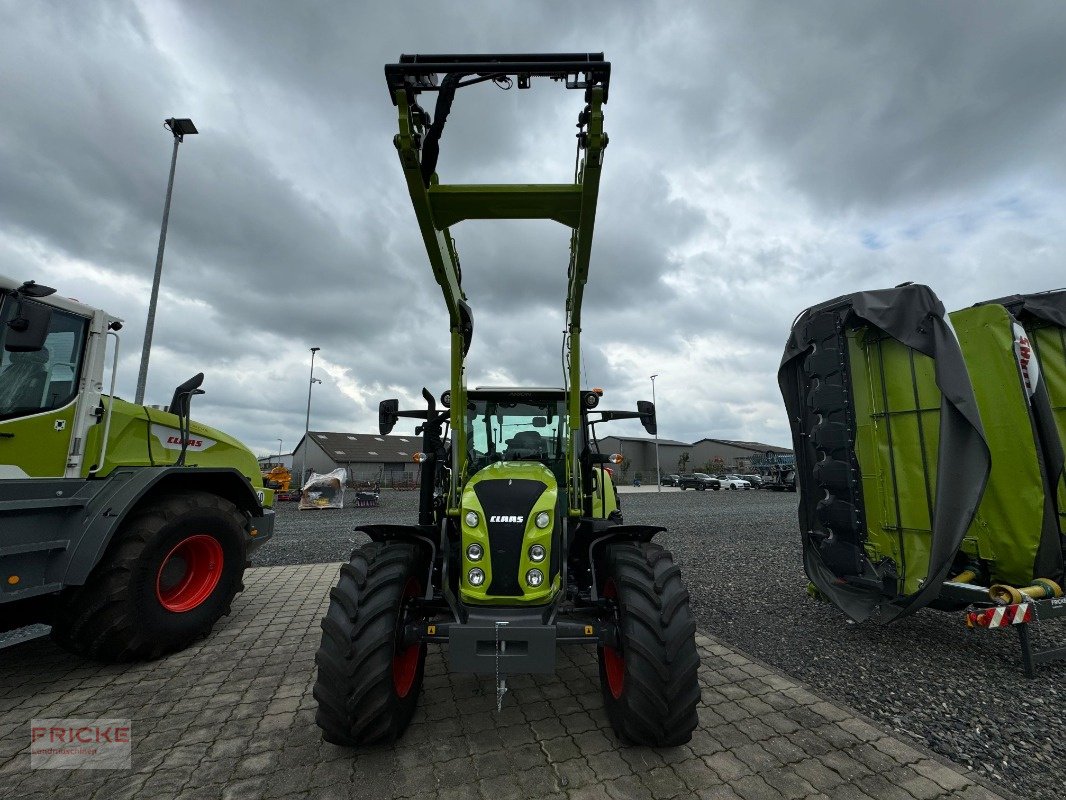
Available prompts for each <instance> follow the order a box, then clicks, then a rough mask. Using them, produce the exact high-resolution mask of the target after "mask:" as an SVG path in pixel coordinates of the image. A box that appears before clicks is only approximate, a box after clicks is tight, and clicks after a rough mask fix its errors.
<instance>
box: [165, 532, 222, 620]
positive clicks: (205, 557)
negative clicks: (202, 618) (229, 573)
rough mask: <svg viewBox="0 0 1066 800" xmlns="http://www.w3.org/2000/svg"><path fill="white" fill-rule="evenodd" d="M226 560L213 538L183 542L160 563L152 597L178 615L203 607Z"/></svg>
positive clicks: (219, 578) (184, 540)
mask: <svg viewBox="0 0 1066 800" xmlns="http://www.w3.org/2000/svg"><path fill="white" fill-rule="evenodd" d="M224 563H225V557H224V556H223V554H222V545H221V544H220V543H219V541H218V539H216V538H215V537H214V536H208V535H206V534H198V535H196V536H190V537H189V538H187V539H182V540H181V541H180V542H178V543H177V544H176V545H174V547H173V548H171V550H170V552H169V553H167V557H166V558H164V559H163V563H162V564H160V565H159V572H158V573H156V578H155V596H156V598H157V599H158V600H159V603H160V605H162V606H163V608H165V609H166V610H167V611H172V612H174V613H175V614H181V613H183V612H186V611H192V610H193V609H194V608H197V607H199V606H200V605H202V604H203V603H204V601H205V600H207V598H209V597H210V596H211V593H212V592H214V591H215V587H216V586H218V582H219V580H221V578H222V566H223V564H224Z"/></svg>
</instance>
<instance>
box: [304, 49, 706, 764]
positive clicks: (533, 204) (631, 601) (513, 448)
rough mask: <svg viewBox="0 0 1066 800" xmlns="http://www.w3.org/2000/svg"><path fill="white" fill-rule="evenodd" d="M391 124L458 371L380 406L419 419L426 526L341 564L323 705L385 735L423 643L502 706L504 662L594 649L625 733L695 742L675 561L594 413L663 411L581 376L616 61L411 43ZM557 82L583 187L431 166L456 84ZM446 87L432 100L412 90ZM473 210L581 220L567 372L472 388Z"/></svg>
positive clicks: (658, 742)
mask: <svg viewBox="0 0 1066 800" xmlns="http://www.w3.org/2000/svg"><path fill="white" fill-rule="evenodd" d="M385 75H386V79H387V82H388V87H389V93H390V96H391V98H392V101H393V103H394V105H395V106H396V108H397V111H398V116H399V134H398V135H397V136H396V138H395V144H396V148H397V150H398V152H399V156H400V163H401V166H402V168H403V172H404V176H405V177H406V180H407V187H408V189H409V192H410V195H411V200H412V203H413V205H414V209H415V216H416V218H417V221H418V227H419V230H420V232H421V234H422V238H423V240H424V242H425V245H426V250H427V253H428V255H429V260H430V264H431V266H432V269H433V274H434V277H435V278H436V280H437V283H438V284H439V285H440V287H441V289H442V291H443V294H444V299H445V303H446V304H447V308H448V313H449V320H450V329H451V330H450V337H451V380H450V386H449V388H448V390H447V391H445V392H444V393H443V394H442V395H441V397H440V398H439V400H440V404H439V406H438V403H437V398H435V397H434V395H433V394H432V393H430V392H429V391H428V390H426V389H423V390H422V396H423V398H424V400H425V406H424V407H423V408H418V409H412V410H401V409H400V408H399V404H398V402H397V401H395V400H386V401H383V402H382V403H381V406H380V411H379V417H380V419H379V423H380V430H381V433H382V435H385V434H387V433H388V432H389V431H391V430H392V428H393V426H394V425H395V424H396V423H397V421H398V419H399V418H401V417H402V418H413V419H417V420H419V422H420V424H419V427H418V428H417V432H418V433H420V434H421V435H422V446H421V452H419V453H417V454H415V459H416V461H418V462H420V464H421V491H420V496H419V510H418V520H417V523H412V524H408V525H385V524H378V525H363V526H360V527H359V528H358V529H357V530H360V531H362V532H364V533H366V534H367V535H368V536H369V537H370V539H371V542H370V543H368V544H366V545H364V546H363V547H360V548H358V549H356V550H355V551H354V552H353V553H352V556H351V559H350V561H349V563H347V564H345V565H343V566H342V567H341V570H340V577H339V580H338V583H337V585H336V587H335V588H334V589H333V590H332V591H331V594H330V598H331V600H330V605H329V609H328V611H327V614H326V616H325V618H324V619H323V620H322V629H323V634H322V642H321V646H320V648H319V650H318V653H317V656H316V662H317V664H318V678H317V682H316V684H315V688H314V695H315V697H316V699H317V700H318V704H319V705H318V713H317V721H318V724H319V725H320V727H321V728H322V729H323V732H324V737H325V739H326V740H327V741H330V742H333V743H336V744H342V745H360V744H371V743H376V742H382V741H389V740H393V739H395V738H396V737H398V736H400V735H401V734H402V733H403V732H404V730H405V729H406V727H407V725H408V723H409V722H410V720H411V717H412V715H413V713H414V710H415V705H416V703H417V699H418V694H419V691H420V689H421V685H422V678H423V670H424V665H425V659H426V651H427V646H428V645H430V644H435V645H439V646H441V647H443V648H445V650H446V651H447V660H448V664H449V667H450V669H451V670H452V671H453V672H459V673H467V674H474V675H483V676H491V677H492V679H493V680H494V681H495V684H496V690H497V704H499V703H501V702H502V700H503V697H504V693H505V692H506V688H507V678H508V676H511V675H518V674H529V673H551V672H552V671H554V668H555V658H556V650H557V647H558V646H560V645H568V644H576V645H595V646H596V648H597V652H598V657H599V667H600V679H601V686H602V691H603V698H604V703H605V706H606V710H607V714H608V717H609V718H610V721H611V724H612V726H613V728H614V730H615V732H616V733H617V735H618V736H619V738H620V739H622V740H623V741H624V742H628V743H636V744H645V745H653V746H668V745H677V744H682V743H684V742H687V741H688V740H689V738H690V737H691V734H692V731H693V729H694V728H695V726H696V721H697V720H696V704H697V701H698V699H699V696H700V691H699V685H698V682H697V677H696V673H697V669H698V666H699V657H698V654H697V651H696V644H695V626H694V623H693V621H692V617H691V614H690V611H689V602H688V593H687V592H686V590H685V588H684V586H683V584H682V580H681V573H680V570H679V569H678V567H677V566H676V565H675V564H674V562H673V558H672V556H671V554H670V553H669V552H668V551H666V550H664V549H663V548H662V547H661V546H659V545H658V544H656V543H654V542H653V538H654V537H655V535H656V534H657V533H659V532H660V531H662V530H664V529H663V528H661V527H659V526H655V525H631V524H625V523H624V522H623V519H622V515H621V512H620V510H619V507H618V497H617V493H616V491H615V488H614V484H613V480H612V473H611V469H610V467H609V466H607V465H608V464H609V463H611V462H612V461H613V462H614V463H618V462H620V461H621V456H618V455H605V454H601V453H600V452H599V448H598V446H597V440H596V433H595V428H596V425H598V424H599V423H602V422H607V421H611V420H617V419H640V421H641V422H642V423H643V425H644V427H645V428H646V429H647V430H648V431H649V432H651V433H654V432H655V430H656V421H655V408H654V406H653V405H652V404H651V403H648V402H643V401H642V402H640V403H638V408H637V410H636V411H628V410H626V411H615V410H602V409H600V408H599V404H600V402H601V396H602V391H601V390H599V389H591V388H582V387H581V384H580V377H579V376H580V364H581V362H580V356H581V350H580V334H581V305H582V297H583V292H584V287H585V282H586V279H587V276H588V268H589V256H590V253H591V245H592V233H593V223H594V221H595V214H596V200H597V194H598V189H599V178H600V169H601V166H602V163H603V154H604V149H605V148H606V146H607V135H606V134H605V133H604V131H603V105H604V104H605V103H606V101H607V93H608V85H609V82H610V64H609V63H608V62H606V61H604V60H603V56H602V54H584V53H581V54H571V53H567V54H559V55H479V56H472V55H459V56H443V55H417V56H406V55H405V56H402V57H401V59H400V61H399V63H396V64H389V65H387V66H386V67H385ZM534 78H550V79H552V80H555V81H558V82H561V83H563V84H564V85H565V87H566V88H567V89H576V90H581V91H583V92H584V99H585V106H584V109H583V110H582V111H581V113H580V114H579V116H578V131H579V132H578V136H577V147H578V158H577V166H576V169H575V178H574V182H573V183H571V184H561V185H560V184H535V185H517V186H515V185H496V184H493V185H445V184H441V183H440V182H439V180H438V178H437V175H436V163H437V155H438V153H439V143H440V138H441V133H442V131H443V128H444V123H445V121H446V119H447V116H448V112H449V110H450V108H451V105H452V103H453V101H454V99H455V96H456V92H457V91H458V90H459V89H461V88H463V87H466V86H470V85H472V84H475V83H480V82H485V81H493V82H494V83H496V84H497V85H499V86H500V87H501V88H510V87H511V86H517V88H518V89H524V88H527V87H528V86H529V84H530V81H531V80H532V79H534ZM433 95H435V96H436V103H435V108H434V112H433V115H432V116H430V114H429V113H428V112H427V111H425V110H424V109H423V108H422V107H421V106H420V105H419V103H418V101H419V100H420V99H422V98H424V97H426V96H433ZM467 219H550V220H554V221H556V222H558V223H561V224H563V225H566V226H567V227H569V228H570V229H571V231H572V235H571V243H570V262H569V269H568V288H567V300H566V333H565V342H564V351H565V353H566V363H565V365H564V370H563V375H562V381H561V383H562V384H563V385H562V386H559V387H478V388H475V389H468V388H467V385H466V365H465V357H466V354H467V351H468V350H469V347H470V343H471V338H472V336H473V314H472V311H471V309H470V307H469V305H468V304H467V302H466V295H465V294H464V292H463V288H462V279H461V272H460V268H459V260H458V257H457V255H456V249H455V245H454V242H453V240H452V237H451V233H450V228H451V227H452V226H453V225H456V224H457V223H459V222H461V221H463V220H467Z"/></svg>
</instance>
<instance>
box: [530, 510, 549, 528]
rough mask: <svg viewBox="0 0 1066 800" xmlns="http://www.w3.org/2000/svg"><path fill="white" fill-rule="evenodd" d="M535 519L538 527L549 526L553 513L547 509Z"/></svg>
mask: <svg viewBox="0 0 1066 800" xmlns="http://www.w3.org/2000/svg"><path fill="white" fill-rule="evenodd" d="M533 521H534V522H535V523H537V527H538V528H547V527H548V526H549V525H550V524H551V521H552V515H551V514H549V513H548V512H547V511H541V512H540V513H539V514H537V518H536V519H535V520H533Z"/></svg>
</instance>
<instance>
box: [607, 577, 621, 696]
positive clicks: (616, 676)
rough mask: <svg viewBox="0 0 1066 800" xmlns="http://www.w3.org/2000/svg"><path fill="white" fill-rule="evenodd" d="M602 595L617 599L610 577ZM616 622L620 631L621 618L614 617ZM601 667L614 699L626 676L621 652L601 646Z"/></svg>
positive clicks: (619, 693) (616, 592)
mask: <svg viewBox="0 0 1066 800" xmlns="http://www.w3.org/2000/svg"><path fill="white" fill-rule="evenodd" d="M603 596H604V597H606V598H607V599H608V600H614V601H616V602H617V600H618V587H617V586H615V583H614V579H613V578H612V579H610V580H608V581H607V583H606V584H604V587H603ZM615 621H616V623H618V629H619V632H621V628H622V626H621V620H620V619H617V618H616V620H615ZM603 668H604V672H605V673H606V674H607V690H608V691H609V692H610V693H611V697H613V698H614V699H615V700H617V699H619V698H620V697H621V696H622V690H623V688H624V687H625V678H626V660H625V657H624V656H623V655H622V653H621V652H620V651H618V650H616V649H615V648H613V647H604V648H603Z"/></svg>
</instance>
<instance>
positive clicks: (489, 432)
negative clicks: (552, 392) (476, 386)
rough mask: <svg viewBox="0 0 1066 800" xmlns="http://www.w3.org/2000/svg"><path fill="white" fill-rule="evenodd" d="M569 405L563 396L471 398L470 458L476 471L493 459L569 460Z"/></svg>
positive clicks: (546, 462) (468, 424)
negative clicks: (567, 426)
mask: <svg viewBox="0 0 1066 800" xmlns="http://www.w3.org/2000/svg"><path fill="white" fill-rule="evenodd" d="M565 412H566V406H565V400H563V398H561V397H560V398H544V399H540V398H531V397H529V396H528V395H527V396H526V397H523V398H522V399H521V400H519V399H518V398H516V397H512V396H508V395H500V396H498V397H477V398H472V399H471V401H470V403H469V406H468V409H467V415H466V425H467V441H468V442H469V443H470V460H471V462H472V465H473V467H474V469H475V470H478V469H481V468H482V467H484V466H486V465H488V464H490V463H492V462H494V461H539V462H541V463H542V464H547V465H549V466H555V465H557V464H559V463H564V462H565V460H566V436H567V428H566V424H565V421H566V413H565Z"/></svg>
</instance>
